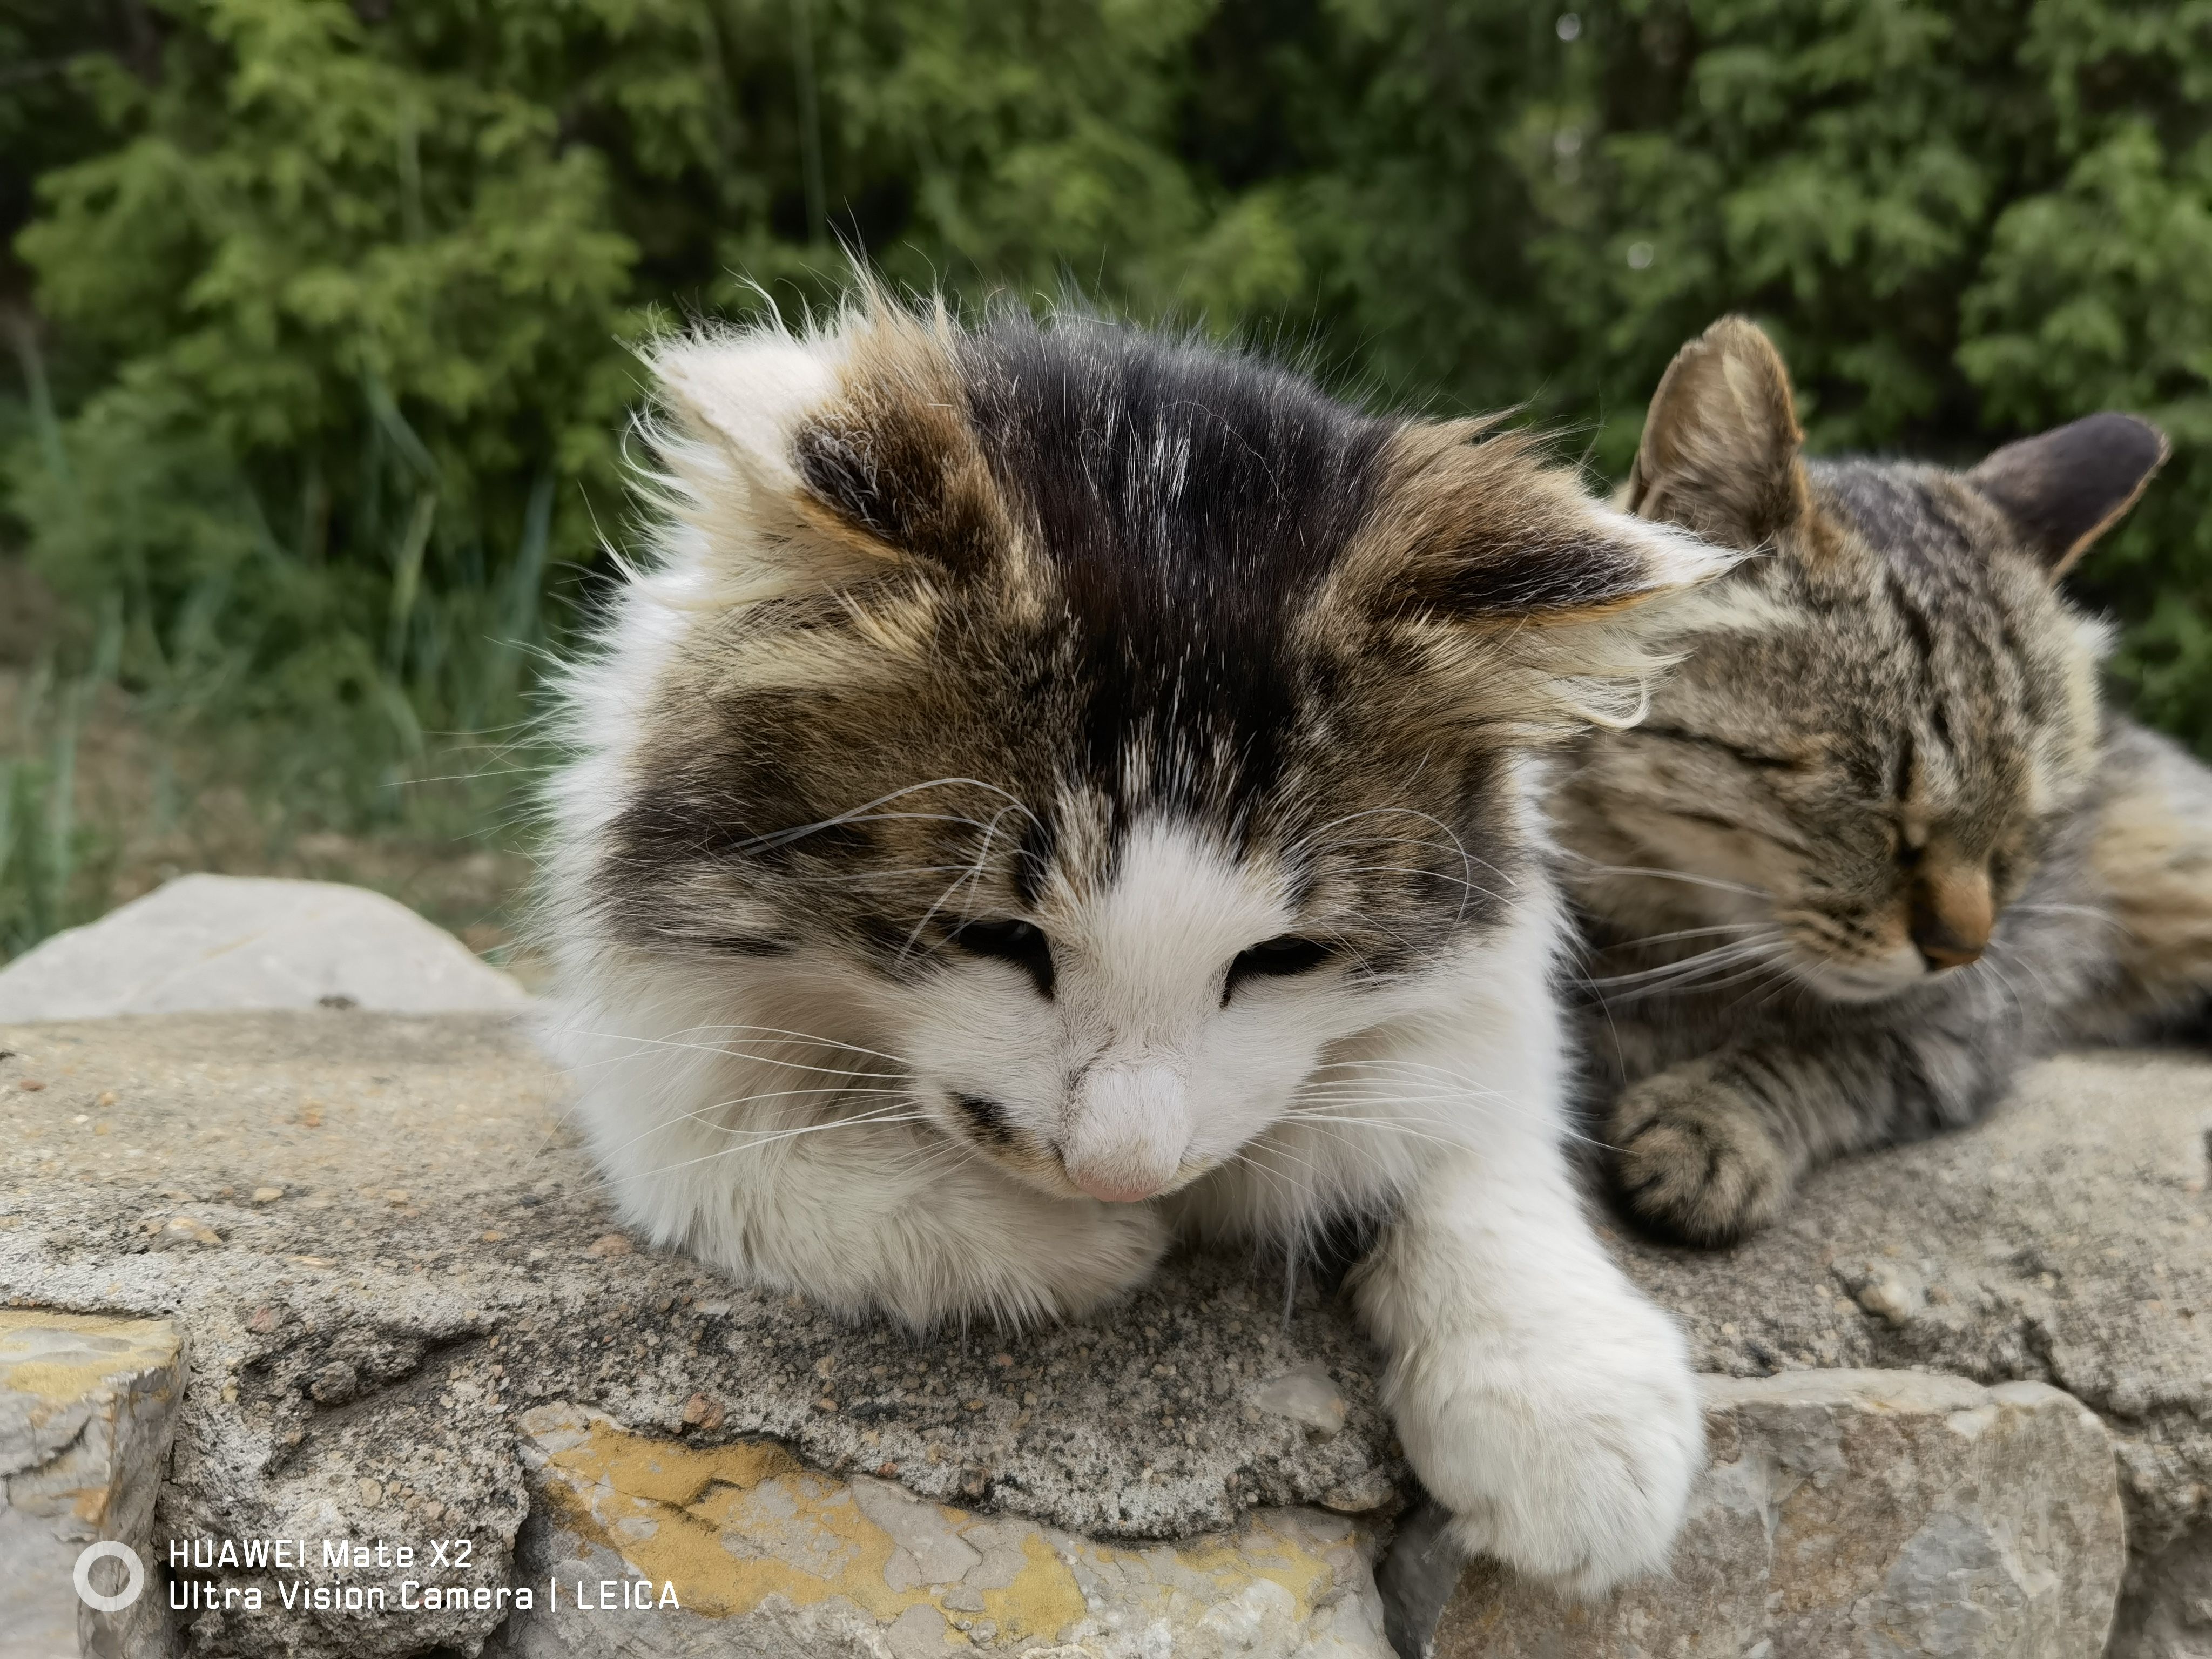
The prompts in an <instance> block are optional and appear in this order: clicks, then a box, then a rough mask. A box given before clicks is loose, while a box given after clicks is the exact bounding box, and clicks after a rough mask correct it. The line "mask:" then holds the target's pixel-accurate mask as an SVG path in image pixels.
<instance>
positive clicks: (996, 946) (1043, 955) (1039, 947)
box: [952, 916, 1053, 997]
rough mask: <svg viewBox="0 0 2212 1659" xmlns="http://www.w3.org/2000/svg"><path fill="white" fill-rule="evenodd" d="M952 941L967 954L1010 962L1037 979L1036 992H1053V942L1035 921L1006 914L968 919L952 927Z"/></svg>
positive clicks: (1044, 995) (1042, 994)
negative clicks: (1000, 917) (1001, 917)
mask: <svg viewBox="0 0 2212 1659" xmlns="http://www.w3.org/2000/svg"><path fill="white" fill-rule="evenodd" d="M952 942H953V943H954V944H955V945H958V946H959V947H960V948H961V949H962V950H963V951H967V952H968V953H969V955H970V956H978V957H995V958H996V959H997V960H999V961H1000V962H1011V963H1013V964H1014V965H1015V966H1016V967H1017V968H1019V969H1022V971H1023V972H1024V973H1026V974H1027V975H1029V976H1030V979H1032V980H1033V981H1036V987H1037V994H1038V995H1039V996H1042V997H1048V996H1050V995H1051V994H1052V981H1053V971H1052V944H1051V942H1050V941H1049V940H1048V939H1046V938H1045V936H1044V930H1043V929H1042V928H1041V927H1037V926H1036V924H1035V923H1034V922H1028V921H1019V920H1018V919H1016V918H1014V917H1011V916H1009V917H1007V918H1006V919H1005V920H1004V921H970V922H965V923H963V924H962V925H961V926H960V927H957V928H955V929H953V932H952Z"/></svg>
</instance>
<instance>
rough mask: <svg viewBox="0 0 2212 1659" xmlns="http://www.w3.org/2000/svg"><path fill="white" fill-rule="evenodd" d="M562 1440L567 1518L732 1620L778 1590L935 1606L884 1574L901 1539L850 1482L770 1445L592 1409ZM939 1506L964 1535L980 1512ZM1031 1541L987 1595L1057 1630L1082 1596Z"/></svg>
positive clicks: (862, 1603)
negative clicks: (694, 1441) (668, 1436)
mask: <svg viewBox="0 0 2212 1659" xmlns="http://www.w3.org/2000/svg"><path fill="white" fill-rule="evenodd" d="M558 1438H559V1439H560V1440H562V1441H568V1442H570V1443H566V1444H562V1445H561V1446H560V1447H559V1449H554V1450H551V1451H550V1453H549V1455H548V1456H547V1458H546V1466H547V1473H548V1474H549V1475H551V1476H552V1477H554V1478H553V1479H552V1480H550V1481H549V1482H548V1487H549V1490H550V1493H551V1495H552V1496H553V1497H554V1498H555V1500H556V1504H558V1506H559V1507H560V1509H561V1510H562V1517H563V1519H564V1520H565V1521H566V1522H568V1525H569V1526H571V1527H572V1528H574V1530H575V1531H576V1532H577V1533H579V1534H580V1535H582V1536H584V1537H586V1538H588V1539H590V1540H591V1541H593V1542H595V1543H599V1544H601V1545H604V1546H605V1547H607V1548H609V1549H611V1550H612V1551H614V1552H615V1553H617V1555H619V1556H621V1557H622V1559H623V1561H624V1562H625V1563H626V1564H627V1565H629V1566H630V1567H631V1568H633V1569H634V1570H635V1571H637V1572H638V1573H639V1574H641V1576H643V1577H647V1578H650V1579H652V1580H653V1582H654V1583H670V1584H673V1585H674V1586H675V1589H676V1593H677V1595H678V1599H679V1600H680V1601H681V1602H682V1604H683V1605H684V1607H685V1608H686V1609H688V1610H690V1611H691V1612H693V1613H703V1614H706V1615H708V1616H709V1617H714V1618H724V1617H728V1616H730V1615H732V1614H735V1613H746V1612H750V1610H751V1609H753V1608H755V1607H759V1606H760V1605H761V1604H762V1603H763V1601H767V1600H768V1599H769V1597H770V1596H781V1597H783V1598H784V1599H785V1600H787V1601H790V1602H792V1603H793V1605H794V1606H798V1607H809V1606H812V1605H814V1604H815V1603H817V1602H820V1601H826V1600H828V1599H829V1598H830V1597H832V1596H841V1597H842V1598H844V1599H845V1600H846V1601H850V1602H852V1603H854V1605H855V1606H857V1607H860V1608H862V1609H864V1610H865V1611H866V1612H867V1613H870V1614H872V1616H874V1617H875V1618H876V1619H878V1620H883V1621H885V1622H888V1621H890V1620H894V1619H896V1618H897V1617H898V1615H899V1614H900V1613H904V1612H905V1611H907V1609H908V1608H909V1607H925V1606H931V1607H933V1606H936V1605H938V1602H937V1599H936V1596H935V1595H933V1593H932V1589H931V1587H929V1586H927V1585H918V1586H915V1587H914V1588H911V1589H892V1588H891V1587H890V1583H888V1582H886V1574H885V1571H884V1569H885V1568H886V1567H887V1566H888V1565H889V1564H890V1559H891V1557H892V1555H893V1553H895V1552H896V1549H897V1548H898V1546H897V1544H896V1541H894V1540H893V1539H892V1537H891V1536H890V1534H889V1533H887V1532H885V1531H884V1528H882V1527H880V1526H878V1525H877V1524H876V1522H873V1521H872V1520H870V1519H869V1518H868V1517H867V1516H866V1515H865V1514H863V1513H862V1512H861V1510H860V1506H859V1505H858V1504H856V1503H854V1499H853V1492H852V1488H851V1487H850V1486H848V1485H847V1484H846V1483H845V1482H843V1481H841V1480H835V1479H832V1478H830V1477H829V1476H826V1475H823V1474H816V1473H814V1472H813V1471H811V1470H808V1469H805V1468H802V1467H801V1466H800V1465H799V1462H797V1460H795V1459H794V1458H793V1456H792V1455H791V1454H790V1453H789V1452H787V1451H786V1450H784V1449H783V1448H782V1447H781V1446H778V1445H775V1444H774V1443H769V1442H759V1441H755V1442H740V1443H735V1444H732V1445H727V1446H718V1447H712V1448H695V1447H690V1446H685V1445H683V1444H680V1443H675V1442H671V1441H665V1440H657V1439H653V1438H651V1437H647V1436H644V1435H633V1434H629V1433H625V1432H624V1431H621V1430H619V1429H617V1428H614V1427H613V1426H612V1425H610V1424H608V1423H607V1422H606V1421H605V1419H596V1418H595V1419H592V1421H591V1422H590V1424H589V1426H588V1430H587V1431H586V1432H585V1433H583V1434H581V1435H577V1436H574V1437H573V1438H572V1437H571V1436H570V1435H568V1434H567V1433H563V1434H562V1435H560V1436H559V1437H558ZM939 1514H940V1515H941V1516H942V1517H943V1518H944V1520H945V1522H946V1524H947V1526H948V1528H950V1529H951V1531H952V1532H953V1533H955V1534H958V1533H960V1532H962V1531H963V1530H965V1529H966V1528H969V1527H971V1526H974V1525H975V1524H976V1523H977V1522H978V1521H979V1520H980V1519H981V1517H979V1516H975V1515H974V1514H972V1513H969V1511H966V1510H957V1509H951V1508H943V1507H940V1509H939ZM1022 1550H1023V1554H1024V1559H1025V1565H1024V1566H1023V1567H1022V1569H1021V1570H1020V1571H1019V1572H1018V1573H1017V1574H1016V1576H1015V1577H1014V1580H1013V1582H1012V1583H1010V1584H1008V1585H1006V1586H1005V1587H1004V1588H1002V1589H985V1590H982V1591H981V1596H982V1599H983V1603H984V1607H985V1612H986V1616H987V1617H989V1618H991V1619H994V1620H996V1621H997V1623H998V1625H999V1626H1000V1629H1001V1630H1003V1631H1005V1632H1008V1633H1009V1634H1012V1635H1016V1636H1024V1637H1027V1636H1036V1637H1042V1638H1053V1637H1056V1636H1057V1635H1058V1634H1059V1633H1060V1632H1061V1631H1062V1630H1063V1629H1064V1628H1065V1627H1066V1626H1068V1625H1070V1624H1072V1623H1073V1622H1074V1621H1076V1620H1079V1619H1081V1618H1082V1617H1083V1616H1084V1611H1085V1608H1084V1601H1083V1592H1082V1591H1081V1589H1079V1588H1078V1587H1077V1585H1076V1583H1075V1578H1074V1575H1073V1573H1072V1572H1071V1571H1069V1570H1068V1568H1067V1566H1066V1563H1064V1562H1063V1561H1062V1560H1061V1559H1060V1557H1059V1555H1058V1554H1056V1553H1054V1550H1053V1549H1052V1547H1051V1546H1050V1545H1049V1544H1048V1542H1047V1541H1045V1539H1044V1538H1043V1536H1042V1534H1037V1533H1031V1534H1030V1535H1029V1536H1027V1537H1025V1538H1024V1539H1023V1540H1022Z"/></svg>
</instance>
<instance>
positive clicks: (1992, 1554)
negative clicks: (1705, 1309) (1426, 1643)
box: [1409, 1371, 2125, 1659]
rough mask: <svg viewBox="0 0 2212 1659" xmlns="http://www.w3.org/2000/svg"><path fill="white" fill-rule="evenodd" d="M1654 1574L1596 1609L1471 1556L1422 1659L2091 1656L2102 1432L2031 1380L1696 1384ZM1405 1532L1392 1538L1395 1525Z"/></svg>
mask: <svg viewBox="0 0 2212 1659" xmlns="http://www.w3.org/2000/svg"><path fill="white" fill-rule="evenodd" d="M1705 1398H1706V1419H1705V1420H1706V1428H1707V1431H1708V1433H1709V1434H1710V1435H1711V1442H1712V1461H1711V1465H1710V1466H1709V1467H1708V1468H1707V1469H1706V1470H1705V1474H1704V1476H1703V1477H1702V1479H1701V1480H1700V1482H1699V1488H1698V1491H1697V1493H1696V1496H1695V1498H1693V1500H1692V1509H1691V1516H1690V1521H1689V1523H1688V1526H1687V1527H1686V1529H1685V1531H1684V1533H1683V1535H1682V1540H1681V1542H1680V1546H1679V1547H1677V1549H1676V1551H1675V1558H1674V1561H1675V1564H1674V1575H1673V1577H1672V1578H1671V1579H1668V1580H1661V1581H1653V1582H1647V1583H1640V1584H1634V1585H1630V1586H1627V1587H1626V1588H1624V1589H1620V1590H1618V1591H1616V1592H1614V1593H1613V1595H1611V1596H1610V1597H1608V1598H1607V1599H1606V1600H1605V1601H1601V1602H1599V1603H1596V1604H1595V1605H1582V1604H1577V1603H1573V1602H1563V1601H1559V1599H1557V1598H1556V1597H1554V1596H1553V1595H1550V1594H1548V1593H1547V1592H1546V1591H1545V1590H1543V1589H1541V1588H1539V1587H1537V1586H1534V1585H1530V1584H1527V1583H1518V1582H1516V1581H1515V1580H1514V1579H1513V1578H1511V1577H1510V1576H1509V1575H1507V1574H1505V1573H1504V1572H1503V1571H1501V1570H1499V1569H1498V1568H1497V1567H1495V1566H1493V1565H1489V1564H1480V1565H1476V1566H1474V1567H1473V1568H1471V1569H1469V1570H1468V1571H1467V1573H1466V1575H1465V1576H1464V1577H1462V1578H1461V1579H1460V1580H1459V1582H1458V1584H1457V1587H1456V1590H1455V1593H1454V1594H1453V1595H1452V1597H1451V1600H1450V1602H1449V1605H1448V1606H1447V1607H1445V1608H1444V1609H1443V1615H1442V1617H1441V1619H1440V1620H1438V1621H1437V1626H1436V1627H1435V1633H1434V1638H1433V1648H1432V1651H1433V1652H1434V1654H1435V1656H1436V1659H1476V1656H1481V1659H1540V1656H1541V1659H1643V1656H1647V1655H1648V1656H1652V1659H1659V1656H1666V1659H1736V1656H1739V1655H1748V1654H1754V1653H1756V1654H1759V1655H1760V1656H1762V1659H1841V1656H1845V1655H1850V1656H1863V1659H1893V1656H1894V1659H1903V1656H1906V1655H1911V1656H1923V1655H1924V1656H1929V1659H1938V1656H1941V1659H1968V1656H1980V1655H1990V1656H1996V1655H2004V1656H2008V1659H2096V1656H2098V1655H2099V1654H2100V1653H2102V1652H2103V1651H2104V1650H2105V1644H2106V1634H2107V1632H2108V1631H2109V1629H2110V1627H2111V1626H2112V1609H2113V1603H2114V1600H2115V1597H2116V1595H2117V1594H2118V1589H2119V1583H2120V1577H2121V1573H2122V1571H2123V1568H2124V1563H2125V1547H2124V1542H2123V1540H2122V1535H2121V1534H2122V1528H2121V1519H2120V1498H2119V1489H2118V1480H2117V1477H2116V1474H2115V1471H2114V1467H2113V1462H2112V1446H2111V1442H2110V1440H2109V1439H2108V1437H2107V1436H2106V1431H2105V1429H2104V1426H2103V1425H2102V1424H2100V1422H2099V1420H2098V1419H2097V1418H2096V1417H2095V1416H2094V1415H2093V1414H2092V1413H2090V1412H2089V1411H2088V1410H2087V1408H2086V1407H2083V1406H2082V1405H2081V1402H2080V1401H2076V1400H2075V1399H2073V1398H2071V1397H2070V1396H2069V1395H2064V1394H2062V1393H2060V1392H2059V1391H2058V1390H2057V1389H2053V1388H2051V1387H2049V1386H2048V1385H2046V1384H2044V1383H2001V1384H1999V1385H1998V1386H1997V1387H1996V1388H1994V1389H1984V1388H1983V1387H1981V1386H1980V1385H1979V1384H1978V1383H1970V1382H1967V1381H1966V1379H1964V1378H1963V1377H1954V1376H1930V1375H1926V1374H1923V1373H1917V1372H1911V1371H1795V1372H1787V1373H1784V1375H1781V1376H1773V1377H1765V1378H1758V1379H1739V1378H1732V1377H1715V1378H1711V1379H1708V1381H1707V1383H1706V1386H1705ZM1409 1530H1410V1529H1409Z"/></svg>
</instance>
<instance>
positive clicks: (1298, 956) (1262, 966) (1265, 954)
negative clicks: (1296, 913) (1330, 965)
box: [1221, 933, 1331, 1007]
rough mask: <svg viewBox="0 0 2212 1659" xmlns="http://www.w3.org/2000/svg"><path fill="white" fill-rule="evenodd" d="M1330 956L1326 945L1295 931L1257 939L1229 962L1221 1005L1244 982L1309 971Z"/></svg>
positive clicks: (1222, 989) (1278, 977) (1226, 1002)
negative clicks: (1275, 936)
mask: <svg viewBox="0 0 2212 1659" xmlns="http://www.w3.org/2000/svg"><path fill="white" fill-rule="evenodd" d="M1330 955H1331V952H1330V951H1329V948H1328V946H1327V945H1323V944H1322V943H1321V941H1320V940H1318V939H1301V938H1299V937H1298V936H1297V934H1295V933H1284V934H1281V935H1279V937H1277V938H1274V939H1261V941H1260V943H1258V944H1257V945H1254V946H1253V947H1252V948H1251V949H1250V950H1249V951H1241V952H1239V953H1238V955H1237V959H1236V960H1235V961H1233V962H1231V963H1230V964H1229V977H1228V978H1227V979H1226V980H1225V981H1223V984H1222V987H1221V1006H1223V1007H1227V1006H1229V999H1230V998H1231V997H1232V996H1234V995H1236V994H1237V987H1238V986H1239V985H1242V984H1244V983H1245V982H1246V981H1250V980H1255V979H1280V978H1286V977H1288V976H1289V975H1293V974H1305V973H1310V972H1312V971H1313V970H1314V969H1316V968H1318V967H1320V966H1321V965H1322V963H1324V962H1327V961H1328V958H1329V957H1330Z"/></svg>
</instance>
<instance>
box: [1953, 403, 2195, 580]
mask: <svg viewBox="0 0 2212 1659" xmlns="http://www.w3.org/2000/svg"><path fill="white" fill-rule="evenodd" d="M2170 453H2172V446H2171V445H2169V444H2168V443H2167V442H2166V434H2164V433H2163V432H2160V430H2159V429H2158V428H2156V427H2154V426H2153V425H2152V424H2151V423H2150V422H2148V421H2143V420H2138V419H2136V416H2132V415H2114V414H2104V415H2091V416H2087V417H2086V418H2084V419H2082V420H2079V421H2074V422H2069V423H2068V424H2067V425H2065V426H2062V427H2056V428H2052V429H2051V431H2049V432H2045V433H2042V434H2040V435H2038V436H2036V437H2033V438H2022V439H2021V441H2019V442H2018V443H2013V444H2007V445H2006V446H2005V447H2003V448H2002V449H2000V450H1998V451H1997V452H1996V453H1995V454H1993V455H1991V456H1990V458H1989V459H1987V460H1985V461H1984V462H1983V463H1982V464H1981V465H1979V466H1978V467H1976V468H1974V470H1973V471H1971V472H1969V473H1967V474H1966V482H1967V483H1970V484H1972V485H1973V487H1974V488H1975V489H1977V490H1978V491H1979V492H1980V493H1981V494H1982V495H1984V496H1985V497H1987V498H1988V500H1989V501H1990V502H1991V503H1993V504H1994V505H1995V506H1996V507H1998V508H1999V509H2000V510H2002V512H2003V513H2004V515H2005V516H2006V517H2007V518H2008V519H2010V520H2012V522H2013V525H2014V527H2015V529H2017V530H2018V531H2019V532H2020V535H2021V539H2022V540H2023V541H2025V542H2026V543H2027V547H2028V550H2029V551H2030V552H2031V553H2033V555H2034V556H2036V558H2037V559H2039V561H2041V562H2042V564H2043V567H2044V568H2045V569H2046V570H2048V571H2049V572H2050V573H2051V580H2053V581H2056V580H2057V579H2058V578H2059V577H2061V576H2063V575H2064V574H2066V573H2067V572H2068V571H2069V570H2070V569H2071V568H2073V567H2074V564H2075V561H2076V560H2078V559H2079V558H2081V556H2082V554H2084V553H2086V552H2087V551H2088V549H2089V544H2091V543H2092V542H2093V541H2095V540H2096V539H2097V538H2098V537H2100V536H2101V535H2103V534H2104V533H2105V532H2106V531H2107V530H2110V529H2111V528H2112V526H2114V525H2115V524H2118V522H2119V520H2120V519H2121V518H2122V516H2123V515H2124V514H2125V513H2126V512H2127V510H2128V509H2129V508H2130V507H2133V506H2134V505H2135V504H2136V497H2137V496H2139V495H2142V493H2143V489H2144V487H2145V486H2146V485H2148V483H2150V481H2151V477H2152V476H2153V475H2154V473H2156V472H2157V471H2158V469H2159V468H2160V466H2161V465H2164V464H2165V461H2166V456H2167V455H2168V454H2170Z"/></svg>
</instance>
